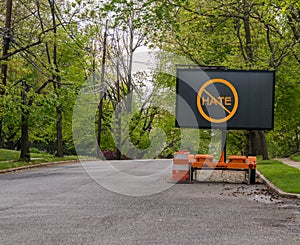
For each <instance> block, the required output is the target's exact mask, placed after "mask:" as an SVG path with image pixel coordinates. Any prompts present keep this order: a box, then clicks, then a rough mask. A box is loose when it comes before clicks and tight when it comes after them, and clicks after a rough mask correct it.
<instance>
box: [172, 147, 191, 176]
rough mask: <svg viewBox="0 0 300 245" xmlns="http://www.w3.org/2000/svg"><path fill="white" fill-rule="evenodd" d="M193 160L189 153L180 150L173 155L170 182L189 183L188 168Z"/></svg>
mask: <svg viewBox="0 0 300 245" xmlns="http://www.w3.org/2000/svg"><path fill="white" fill-rule="evenodd" d="M193 159H194V155H190V152H189V151H184V150H180V151H178V152H175V153H174V159H173V170H172V180H173V181H189V180H190V167H191V163H192V161H193Z"/></svg>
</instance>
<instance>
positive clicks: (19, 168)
mask: <svg viewBox="0 0 300 245" xmlns="http://www.w3.org/2000/svg"><path fill="white" fill-rule="evenodd" d="M75 162H79V160H68V161H58V162H44V163H38V164H32V165H26V166H22V167H17V168H8V169H3V170H0V174H4V173H10V172H15V171H19V170H25V169H30V168H39V167H45V166H51V165H56V164H67V163H75Z"/></svg>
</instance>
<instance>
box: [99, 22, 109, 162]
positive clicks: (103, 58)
mask: <svg viewBox="0 0 300 245" xmlns="http://www.w3.org/2000/svg"><path fill="white" fill-rule="evenodd" d="M107 23H108V20H106V23H105V30H104V37H103V52H102V64H101V78H100V100H99V105H98V135H97V158H99V157H100V144H101V129H102V117H103V115H102V114H103V97H104V91H103V90H104V87H105V86H104V82H105V81H104V78H105V77H104V75H105V62H106V45H107V44H106V42H107Z"/></svg>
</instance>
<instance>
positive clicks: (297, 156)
mask: <svg viewBox="0 0 300 245" xmlns="http://www.w3.org/2000/svg"><path fill="white" fill-rule="evenodd" d="M291 159H292V160H294V161H296V162H300V152H299V153H296V154H294V155H292V156H291Z"/></svg>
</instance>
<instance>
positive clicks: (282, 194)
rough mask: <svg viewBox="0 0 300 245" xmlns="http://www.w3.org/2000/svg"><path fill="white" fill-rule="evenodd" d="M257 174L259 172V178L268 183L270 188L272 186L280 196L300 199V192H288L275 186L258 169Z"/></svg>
mask: <svg viewBox="0 0 300 245" xmlns="http://www.w3.org/2000/svg"><path fill="white" fill-rule="evenodd" d="M256 174H257V176H258V178H260V179H261V180H262V181H263V182H264V184H266V185H267V186H268V187H269V188H271V189H272V190H273V191H274V192H276V193H277V194H278V195H279V196H281V197H287V198H299V199H300V194H295V193H288V192H284V191H282V190H281V189H279V188H278V187H277V186H275V185H274V184H273V183H271V182H270V181H269V180H268V179H267V178H266V177H265V176H263V174H262V173H261V172H259V171H258V170H257V169H256Z"/></svg>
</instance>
